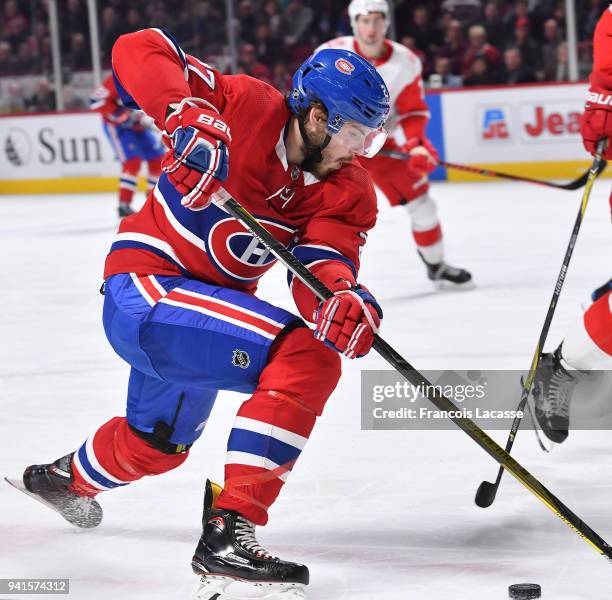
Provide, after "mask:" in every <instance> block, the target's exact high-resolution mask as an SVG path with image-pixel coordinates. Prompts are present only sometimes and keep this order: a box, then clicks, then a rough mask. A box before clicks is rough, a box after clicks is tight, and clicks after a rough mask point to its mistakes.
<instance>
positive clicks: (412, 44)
mask: <svg viewBox="0 0 612 600" xmlns="http://www.w3.org/2000/svg"><path fill="white" fill-rule="evenodd" d="M400 44H402V46H406V48H408V49H409V50H412V52H414V53H415V54H416V55H417V56H418V57H419V60H420V61H421V64H422V65H423V71H424V72H427V71H429V62H428V61H429V59H428V57H427V54H425V52H423V51H422V50H421V49H420V48H417V46H416V41H415V39H414V38H413V37H412V36H411V35H405V36H403V37H402V39H401V40H400Z"/></svg>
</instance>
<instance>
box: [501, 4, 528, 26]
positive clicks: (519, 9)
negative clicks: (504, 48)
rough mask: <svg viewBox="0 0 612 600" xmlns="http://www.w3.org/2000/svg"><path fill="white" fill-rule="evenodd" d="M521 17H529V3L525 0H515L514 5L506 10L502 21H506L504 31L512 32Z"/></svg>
mask: <svg viewBox="0 0 612 600" xmlns="http://www.w3.org/2000/svg"><path fill="white" fill-rule="evenodd" d="M521 19H529V4H528V3H527V0H516V2H514V6H513V7H512V8H511V9H510V10H509V11H507V12H506V16H505V18H504V21H505V23H506V31H507V32H508V33H512V31H513V30H514V28H515V27H516V24H517V22H518V21H519V20H521Z"/></svg>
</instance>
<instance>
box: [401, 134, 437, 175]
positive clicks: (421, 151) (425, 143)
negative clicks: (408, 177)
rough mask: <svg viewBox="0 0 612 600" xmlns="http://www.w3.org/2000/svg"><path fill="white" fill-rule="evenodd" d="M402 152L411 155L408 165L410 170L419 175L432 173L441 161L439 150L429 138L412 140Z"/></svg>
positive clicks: (402, 148) (404, 146) (403, 147)
mask: <svg viewBox="0 0 612 600" xmlns="http://www.w3.org/2000/svg"><path fill="white" fill-rule="evenodd" d="M400 151H401V152H404V153H405V154H410V158H408V165H409V167H410V169H412V170H413V171H417V172H419V173H431V172H432V171H433V170H434V169H435V168H436V167H437V166H438V161H439V160H440V157H439V156H438V152H437V150H436V149H435V148H434V147H433V145H432V143H431V142H430V141H429V140H428V139H427V138H423V139H419V138H412V139H410V140H408V142H406V143H405V144H404V145H403V146H402V147H401V148H400Z"/></svg>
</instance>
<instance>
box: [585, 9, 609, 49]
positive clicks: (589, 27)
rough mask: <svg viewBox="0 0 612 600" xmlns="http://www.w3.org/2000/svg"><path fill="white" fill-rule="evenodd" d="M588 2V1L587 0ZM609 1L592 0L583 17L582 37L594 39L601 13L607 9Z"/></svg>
mask: <svg viewBox="0 0 612 600" xmlns="http://www.w3.org/2000/svg"><path fill="white" fill-rule="evenodd" d="M585 4H586V2H585ZM607 4H608V3H607V2H606V1H604V0H591V1H590V3H589V7H588V8H586V9H585V11H584V15H583V18H582V20H581V23H580V32H579V33H580V35H579V37H580V39H581V40H589V41H590V40H592V39H593V33H594V32H595V25H597V21H599V17H600V16H601V13H602V12H603V11H604V10H605V8H606V5H607Z"/></svg>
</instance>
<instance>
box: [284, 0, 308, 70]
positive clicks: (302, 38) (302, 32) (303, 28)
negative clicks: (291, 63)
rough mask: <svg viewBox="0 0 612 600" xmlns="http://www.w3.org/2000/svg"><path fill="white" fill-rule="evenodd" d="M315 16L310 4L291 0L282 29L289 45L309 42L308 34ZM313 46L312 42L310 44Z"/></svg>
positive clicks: (299, 0)
mask: <svg viewBox="0 0 612 600" xmlns="http://www.w3.org/2000/svg"><path fill="white" fill-rule="evenodd" d="M313 18H314V12H313V10H312V8H310V7H309V6H304V2H303V1H302V0H290V2H289V4H288V5H287V8H286V9H285V13H284V14H283V19H282V24H281V29H282V32H283V34H284V42H285V44H286V45H287V46H298V45H304V44H307V43H308V39H307V37H306V34H307V32H308V28H309V27H310V25H311V23H312V20H313ZM310 45H311V46H312V44H310ZM294 58H295V57H294Z"/></svg>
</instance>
